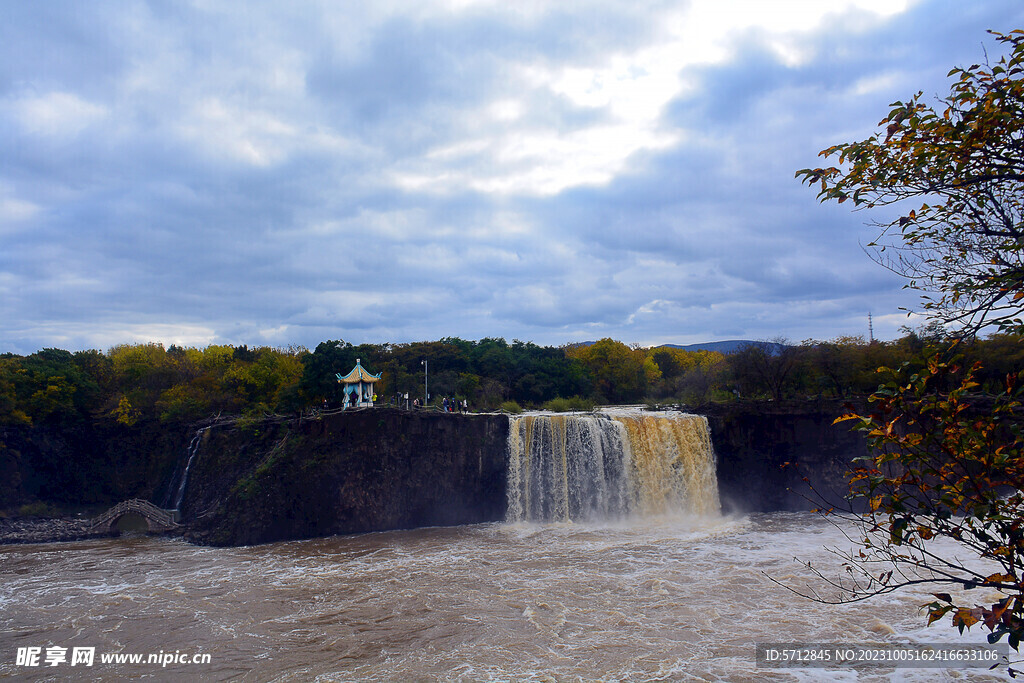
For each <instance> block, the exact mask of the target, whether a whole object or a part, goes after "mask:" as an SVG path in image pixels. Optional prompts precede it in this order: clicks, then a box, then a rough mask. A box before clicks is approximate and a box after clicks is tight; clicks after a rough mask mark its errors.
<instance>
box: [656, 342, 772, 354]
mask: <svg viewBox="0 0 1024 683" xmlns="http://www.w3.org/2000/svg"><path fill="white" fill-rule="evenodd" d="M661 346H667V347H669V348H673V349H682V350H683V351H718V352H719V353H736V352H737V351H739V350H740V349H742V348H744V347H746V346H760V347H762V348H764V349H767V350H769V351H771V352H772V353H775V352H777V351H778V350H779V349H780V348H782V345H781V344H776V343H775V342H769V341H752V340H750V339H729V340H728V341H715V342H704V343H701V344H662V345H661Z"/></svg>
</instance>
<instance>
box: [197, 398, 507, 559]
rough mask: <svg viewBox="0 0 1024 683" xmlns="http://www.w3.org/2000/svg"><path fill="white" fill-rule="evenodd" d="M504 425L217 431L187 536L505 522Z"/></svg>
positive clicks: (478, 421) (259, 537)
mask: <svg viewBox="0 0 1024 683" xmlns="http://www.w3.org/2000/svg"><path fill="white" fill-rule="evenodd" d="M507 434H508V420H507V419H506V418H505V417H504V416H502V415H440V414H418V413H411V412H405V411H398V410H390V409H380V408H378V409H372V410H364V411H355V412H348V413H340V414H335V415H328V416H323V417H322V418H321V419H319V420H303V421H301V422H299V421H291V422H281V423H259V424H254V425H251V426H249V427H244V426H238V425H235V426H232V427H215V428H212V429H210V430H208V431H207V433H206V434H205V435H204V442H203V443H202V445H201V446H200V451H199V454H198V455H197V457H196V461H195V463H194V464H193V469H192V472H191V473H190V475H189V484H188V488H187V490H186V494H185V500H184V502H183V505H182V520H183V521H184V522H185V523H187V524H188V525H189V528H190V530H189V532H188V534H187V538H189V539H190V540H193V541H196V542H199V543H208V544H213V545H243V544H255V543H266V542H271V541H277V540H284V539H297V538H309V537H314V536H325V535H331V534H345V533H359V532H366V531H378V530H386V529H401V528H413V527H421V526H435V525H437V526H441V525H452V524H472V523H477V522H489V521H497V520H501V519H503V518H504V515H505V502H506V501H505V442H506V438H507Z"/></svg>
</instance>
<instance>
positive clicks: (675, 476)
mask: <svg viewBox="0 0 1024 683" xmlns="http://www.w3.org/2000/svg"><path fill="white" fill-rule="evenodd" d="M507 493H508V508H507V512H506V519H508V520H509V521H520V520H555V521H570V520H586V519H609V518H611V519H614V518H621V517H626V516H629V515H659V514H671V513H690V514H702V515H706V514H717V513H718V512H719V511H720V509H721V506H720V503H719V500H718V480H717V478H716V475H715V453H714V448H713V447H712V444H711V432H710V430H709V429H708V423H707V420H706V419H705V418H704V417H701V416H699V415H689V414H684V413H667V414H659V415H645V414H640V413H611V414H608V415H605V414H594V415H585V416H565V415H526V416H522V417H513V418H510V424H509V436H508V491H507Z"/></svg>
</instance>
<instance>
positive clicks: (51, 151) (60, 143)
mask: <svg viewBox="0 0 1024 683" xmlns="http://www.w3.org/2000/svg"><path fill="white" fill-rule="evenodd" d="M0 18H2V21H0V352H4V351H13V352H16V353H31V352H32V351H35V350H37V349H40V348H43V347H47V346H57V347H61V348H67V349H83V348H99V349H105V348H107V347H109V346H111V345H113V344H116V343H123V342H135V341H162V342H164V343H166V344H170V343H178V344H187V345H198V346H205V345H207V344H210V343H233V344H243V343H245V344H249V345H271V346H286V345H290V344H298V345H305V346H308V347H310V348H312V347H313V346H315V345H316V344H317V343H318V342H319V341H323V340H325V339H345V340H347V341H351V342H353V343H360V342H386V341H390V342H407V341H416V340H428V339H438V338H441V337H445V336H459V337H462V338H465V339H479V338H482V337H486V336H501V337H505V338H507V339H509V340H511V339H514V338H516V339H523V340H529V341H534V342H536V343H538V344H552V345H558V344H563V343H566V342H572V341H580V340H587V339H598V338H601V337H613V338H615V339H619V340H622V341H625V342H638V343H641V344H645V345H646V344H657V343H664V342H675V343H693V342H700V341H710V340H718V339H735V338H744V339H766V338H770V337H776V336H785V337H787V338H789V339H791V340H795V341H798V340H803V339H807V338H811V337H814V338H819V339H823V338H833V337H836V336H839V335H847V334H860V335H865V336H866V335H867V332H868V329H867V316H868V312H869V311H870V312H871V313H872V314H873V316H874V327H875V334H876V336H877V337H881V338H894V337H896V336H899V327H900V325H904V324H907V318H906V316H905V314H904V313H902V312H901V311H900V308H901V307H913V306H914V305H915V304H916V302H917V297H916V296H915V295H913V294H912V293H909V292H906V291H902V290H901V283H900V282H899V281H898V280H896V279H895V278H894V276H892V275H891V274H889V273H888V272H887V271H885V270H884V269H882V268H881V267H879V266H877V265H876V264H874V263H873V262H872V261H871V260H870V259H869V258H868V257H867V256H866V255H865V253H864V251H863V250H862V247H861V245H862V244H866V243H867V242H869V241H870V239H871V238H872V237H873V236H874V233H873V231H872V229H871V228H870V227H868V226H867V225H866V222H867V221H869V220H870V218H871V217H870V216H868V215H867V214H864V213H855V212H851V211H850V210H849V209H847V207H846V205H844V206H842V207H839V206H831V205H820V204H818V203H817V201H816V199H815V196H814V191H813V190H811V189H809V188H807V187H804V186H801V185H800V184H799V183H798V182H797V181H796V180H794V177H793V174H794V171H795V170H797V169H799V168H803V167H806V166H810V165H813V164H816V162H817V161H818V160H817V157H816V154H817V152H818V151H819V150H821V149H823V148H824V147H827V146H829V145H831V144H834V143H838V142H843V141H851V140H854V139H861V138H863V137H866V136H868V135H870V134H871V133H872V132H874V130H875V125H876V124H877V122H878V121H879V120H880V119H881V118H882V116H883V115H884V114H885V113H886V112H887V111H888V108H887V105H888V104H889V103H890V102H893V101H894V100H896V99H905V98H907V97H909V96H911V95H912V94H913V93H915V92H917V91H918V90H923V91H924V92H925V93H926V94H929V95H931V94H934V95H936V96H937V95H941V94H943V93H945V92H948V83H949V82H948V80H947V78H946V73H947V72H948V71H949V69H950V68H951V67H952V66H956V65H960V66H967V65H969V64H971V63H973V62H976V61H979V60H981V59H983V58H984V54H985V50H986V49H987V50H988V51H989V54H990V56H992V59H993V61H994V59H995V57H996V56H997V55H998V54H1000V53H999V50H998V48H997V47H996V44H995V43H994V41H993V40H992V39H991V38H990V37H989V36H987V35H986V34H985V29H990V28H991V29H996V30H1001V31H1009V30H1011V29H1014V28H1021V27H1024V3H1021V2H1020V0H971V1H970V2H965V1H964V0H807V1H803V0H788V1H787V0H778V1H772V0H735V1H730V0H693V1H692V2H688V1H687V0H676V1H674V2H659V1H653V2H638V1H637V0H624V1H622V2H618V1H615V0H592V1H589V2H566V1H562V2H550V3H546V2H532V1H517V2H507V1H506V0H501V1H497V2H490V1H487V0H482V1H473V0H447V1H439V2H423V1H417V2H390V1H382V0H374V1H373V2H328V1H326V0H325V1H324V2H304V3H280V2H267V3H238V2H219V1H216V0H209V1H207V0H195V1H193V2H150V3H142V2H99V1H97V2H91V1H90V2H78V1H75V2H19V1H17V0H0Z"/></svg>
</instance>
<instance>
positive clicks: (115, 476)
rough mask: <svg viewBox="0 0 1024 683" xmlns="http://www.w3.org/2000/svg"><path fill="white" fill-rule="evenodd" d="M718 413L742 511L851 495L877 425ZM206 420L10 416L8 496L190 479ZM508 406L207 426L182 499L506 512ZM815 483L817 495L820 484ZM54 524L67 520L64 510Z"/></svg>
mask: <svg viewBox="0 0 1024 683" xmlns="http://www.w3.org/2000/svg"><path fill="white" fill-rule="evenodd" d="M692 412H695V413H698V414H702V415H705V416H707V418H708V421H709V423H710V426H711V433H712V438H713V441H714V445H715V452H716V454H717V460H718V485H719V492H720V494H721V498H722V504H723V508H724V509H725V510H726V511H727V512H731V511H739V512H758V511H761V512H769V511H776V510H807V509H810V508H812V507H816V506H820V505H821V502H820V501H819V500H818V499H817V498H816V497H815V493H814V492H812V491H811V490H810V489H809V487H808V484H807V483H806V482H804V480H803V478H804V477H807V478H808V479H809V480H810V483H811V485H812V486H813V488H814V491H815V492H817V493H818V494H821V496H824V497H825V498H827V499H831V501H838V502H841V501H842V498H843V495H844V494H845V491H846V477H845V474H846V472H847V471H848V470H849V468H850V463H851V461H852V460H853V459H854V458H855V457H858V456H861V455H864V454H866V453H867V446H866V443H865V441H864V439H863V437H862V436H860V435H859V434H858V433H856V432H851V431H850V430H849V428H848V426H847V425H846V424H839V425H833V424H832V421H833V420H834V419H835V417H836V416H838V415H840V414H842V413H843V412H844V411H843V408H842V405H841V404H840V403H839V402H838V401H831V402H800V403H779V404H776V403H770V402H769V403H765V402H757V403H753V402H751V403H742V402H741V403H730V404H725V405H710V406H705V407H701V408H694V409H693V410H692ZM197 427H198V425H162V424H156V423H154V424H137V425H134V426H133V427H130V428H128V427H123V426H120V425H110V424H107V425H84V424H77V425H48V426H35V427H31V428H11V427H7V428H3V429H0V466H3V468H4V469H6V470H7V477H6V479H5V478H3V477H0V494H2V495H0V503H2V505H0V508H6V509H8V510H10V509H13V508H14V507H15V506H17V505H20V504H22V503H24V502H31V501H34V500H46V501H51V502H54V503H58V504H65V503H66V504H72V505H74V504H87V503H92V504H107V505H110V504H113V503H116V502H119V501H121V500H125V499H128V498H136V497H138V498H146V499H148V500H151V501H153V502H155V503H157V504H158V505H159V504H162V503H163V502H164V501H166V500H167V498H168V495H169V492H170V493H173V492H172V491H171V489H174V490H175V491H176V486H177V483H176V482H177V481H180V478H179V477H180V471H181V469H183V467H184V460H183V458H185V457H186V456H187V451H188V446H189V442H190V441H191V439H192V438H193V436H194V435H195V434H196V429H197ZM507 436H508V419H507V418H506V417H505V416H504V415H457V414H456V415H451V414H440V413H416V412H408V411H398V410H392V409H382V408H376V409H370V410H361V411H352V412H347V413H339V414H334V415H324V416H321V417H320V418H319V419H312V420H310V419H303V420H298V419H294V420H267V421H245V420H237V421H232V420H227V421H222V422H219V423H217V424H215V425H214V426H212V427H210V428H209V429H206V430H205V431H204V432H203V433H202V437H201V439H202V440H201V443H200V444H199V450H198V453H197V456H196V458H195V461H194V463H193V465H192V469H191V470H190V472H189V475H188V485H187V488H186V490H185V498H184V501H183V503H182V506H181V507H182V510H181V513H182V517H181V521H182V522H183V523H184V524H185V525H186V526H187V528H188V532H187V537H188V538H189V539H191V540H193V541H196V542H199V543H207V544H216V545H244V544H255V543H265V542H271V541H277V540H286V539H298V538H309V537H314V536H327V535H332V534H345V533H361V532H367V531H380V530H387V529H399V528H413V527H420V526H432V525H439V526H440V525H454V524H472V523H477V522H490V521H497V520H501V519H503V518H504V516H505V506H506V493H505V482H506V472H505V470H506V463H505V458H506V455H505V448H506V440H507ZM806 496H810V497H811V498H812V499H813V500H808V498H807V497H806ZM50 526H52V525H50ZM47 529H49V527H48V526H46V525H40V524H34V525H32V527H31V529H29V528H28V527H26V528H24V529H22V528H21V527H18V526H16V525H15V526H12V525H11V524H7V525H6V526H5V527H4V528H3V529H2V530H0V531H3V533H0V541H2V540H3V539H4V538H6V540H7V542H10V541H13V540H17V539H24V540H31V541H32V542H37V541H43V540H48V538H47V536H49V537H51V538H50V539H49V540H57V539H59V538H73V537H76V536H77V535H78V534H79V533H81V531H80V530H78V529H71V528H63V527H62V528H60V529H57V528H56V527H53V528H52V529H50V530H49V532H47Z"/></svg>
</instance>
